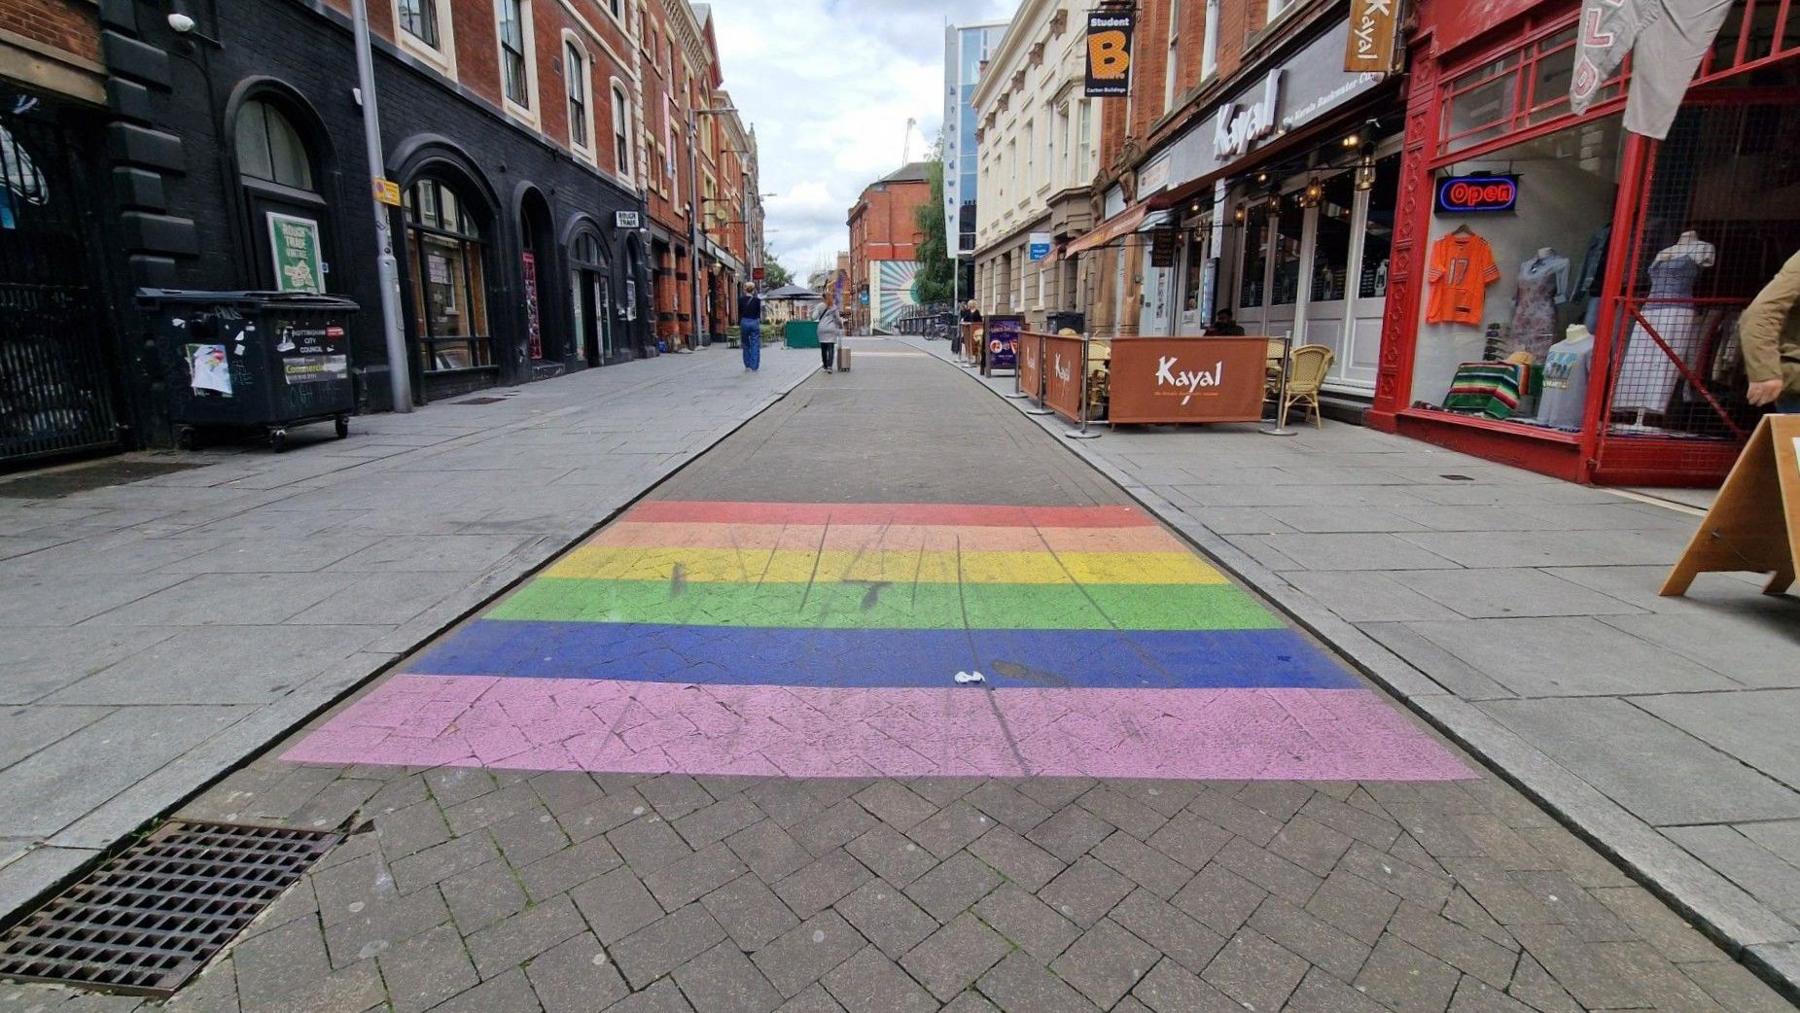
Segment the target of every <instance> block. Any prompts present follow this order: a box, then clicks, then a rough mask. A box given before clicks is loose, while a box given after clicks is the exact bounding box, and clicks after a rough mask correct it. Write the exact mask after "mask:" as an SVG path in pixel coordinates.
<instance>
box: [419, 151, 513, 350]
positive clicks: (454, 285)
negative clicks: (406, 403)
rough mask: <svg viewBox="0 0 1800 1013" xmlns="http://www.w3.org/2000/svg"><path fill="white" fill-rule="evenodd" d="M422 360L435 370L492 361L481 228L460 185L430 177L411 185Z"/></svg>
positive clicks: (491, 340) (491, 341)
mask: <svg viewBox="0 0 1800 1013" xmlns="http://www.w3.org/2000/svg"><path fill="white" fill-rule="evenodd" d="M405 208H406V234H407V242H408V246H409V250H408V253H409V254H410V255H411V256H412V258H413V264H412V273H413V285H412V288H413V293H412V295H413V309H414V312H415V313H416V314H417V316H418V320H419V323H420V324H421V325H422V328H423V333H422V334H421V335H419V341H418V348H419V358H420V365H421V366H422V368H423V369H424V370H425V371H426V372H428V373H430V372H441V371H447V370H456V369H475V368H481V367H487V366H492V365H493V364H494V360H493V339H492V337H491V336H490V335H489V333H488V325H487V292H486V287H485V286H486V280H485V270H484V268H485V264H484V262H483V257H484V253H483V251H484V249H485V247H484V244H483V241H482V235H481V228H480V226H479V225H478V224H477V223H476V221H475V219H474V218H473V217H472V216H471V215H470V213H469V210H468V207H467V205H466V203H465V202H464V200H463V199H462V197H461V196H460V195H459V194H458V193H457V191H456V190H455V189H454V188H453V187H452V186H451V185H450V184H448V183H445V182H442V181H440V180H436V179H431V178H426V179H421V180H419V181H418V182H416V183H414V184H413V185H412V186H411V187H409V188H408V189H407V191H406V200H405Z"/></svg>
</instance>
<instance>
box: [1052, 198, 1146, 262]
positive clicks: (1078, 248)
mask: <svg viewBox="0 0 1800 1013" xmlns="http://www.w3.org/2000/svg"><path fill="white" fill-rule="evenodd" d="M1149 213H1150V206H1149V205H1148V204H1143V203H1140V204H1134V205H1132V206H1131V207H1128V208H1126V209H1125V210H1123V211H1121V212H1119V213H1118V214H1116V215H1113V216H1112V217H1111V218H1108V219H1107V220H1106V221H1103V222H1101V223H1100V224H1099V225H1097V226H1095V227H1094V229H1093V231H1091V232H1089V233H1088V234H1087V235H1084V236H1082V237H1080V238H1078V239H1073V240H1070V241H1069V244H1068V245H1067V246H1065V247H1063V251H1062V255H1063V256H1064V257H1073V256H1075V255H1076V254H1078V253H1086V252H1087V251H1088V250H1093V249H1098V248H1099V247H1102V246H1105V245H1106V244H1107V243H1110V242H1112V241H1113V240H1115V239H1118V238H1119V237H1120V236H1128V235H1130V234H1132V233H1133V232H1136V231H1137V230H1138V226H1140V225H1142V224H1144V216H1145V215H1148V214H1149Z"/></svg>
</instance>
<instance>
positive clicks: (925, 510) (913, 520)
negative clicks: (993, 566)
mask: <svg viewBox="0 0 1800 1013" xmlns="http://www.w3.org/2000/svg"><path fill="white" fill-rule="evenodd" d="M623 519H624V520H629V521H640V522H650V523H657V522H675V523H703V524H827V523H830V524H953V525H964V526H968V527H1041V528H1132V527H1146V526H1152V525H1154V524H1155V523H1156V522H1155V521H1153V520H1151V519H1150V516H1149V515H1148V514H1146V513H1144V512H1143V511H1142V510H1139V509H1138V508H1137V507H1132V506H1085V507H1080V506H986V505H976V504H961V503H727V502H711V501H706V502H699V501H689V500H647V501H645V502H643V503H639V504H638V505H637V506H635V507H633V508H631V510H630V512H629V513H627V514H626V515H625V517H624V518H623Z"/></svg>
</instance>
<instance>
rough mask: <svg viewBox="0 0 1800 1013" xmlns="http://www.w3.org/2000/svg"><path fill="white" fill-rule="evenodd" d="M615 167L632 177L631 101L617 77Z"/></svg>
mask: <svg viewBox="0 0 1800 1013" xmlns="http://www.w3.org/2000/svg"><path fill="white" fill-rule="evenodd" d="M612 131H613V168H614V169H615V170H617V171H618V173H619V175H621V176H623V177H625V178H626V179H631V178H632V175H633V173H632V166H631V103H630V101H628V100H627V99H626V98H625V86H624V85H622V84H620V83H619V82H618V80H617V79H614V81H613V83H612Z"/></svg>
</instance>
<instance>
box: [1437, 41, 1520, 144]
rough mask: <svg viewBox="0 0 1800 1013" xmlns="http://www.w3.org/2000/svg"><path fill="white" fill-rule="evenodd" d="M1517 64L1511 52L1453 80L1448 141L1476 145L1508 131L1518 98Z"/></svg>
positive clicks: (1448, 120) (1449, 100)
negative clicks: (1503, 57)
mask: <svg viewBox="0 0 1800 1013" xmlns="http://www.w3.org/2000/svg"><path fill="white" fill-rule="evenodd" d="M1518 65H1519V57H1518V55H1517V54H1509V55H1508V56H1507V57H1506V58H1505V59H1502V60H1497V61H1495V62H1493V63H1491V64H1488V65H1487V66H1485V67H1480V68H1477V69H1476V70H1472V71H1470V72H1469V73H1467V74H1464V75H1463V76H1462V77H1460V78H1457V79H1456V80H1455V81H1454V82H1452V83H1451V85H1450V89H1449V92H1450V98H1449V99H1448V100H1447V101H1448V106H1449V109H1448V115H1447V116H1446V121H1447V123H1448V127H1447V135H1446V137H1445V141H1446V143H1448V144H1452V145H1462V144H1476V143H1479V142H1481V141H1486V140H1491V139H1493V138H1495V137H1499V136H1500V135H1501V134H1503V133H1505V132H1506V131H1507V129H1508V127H1510V125H1511V123H1512V116H1513V113H1514V111H1515V108H1516V106H1517V105H1518V101H1519V75H1518Z"/></svg>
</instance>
